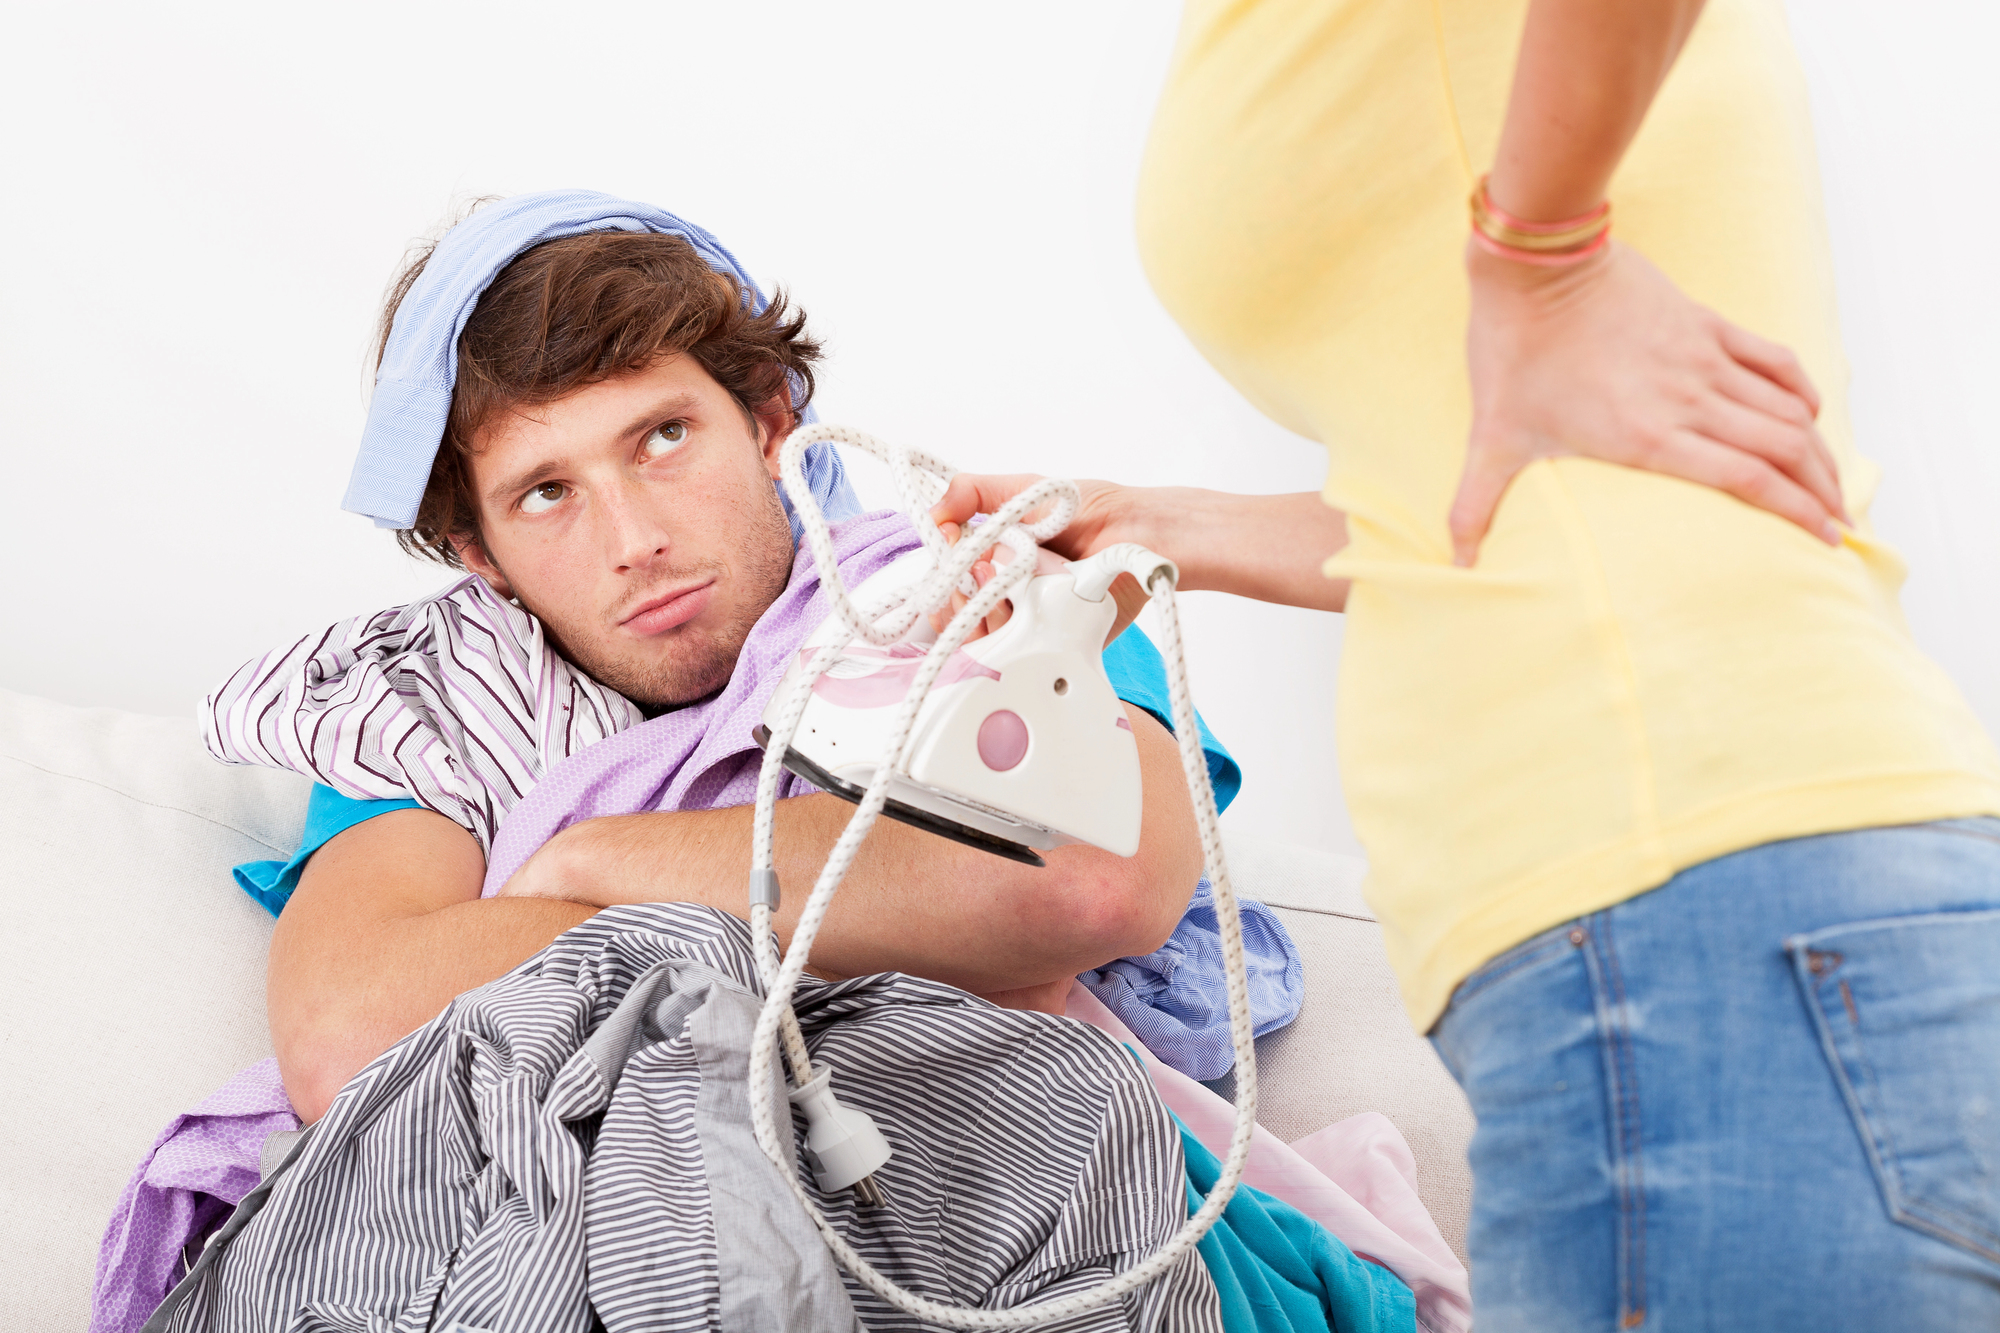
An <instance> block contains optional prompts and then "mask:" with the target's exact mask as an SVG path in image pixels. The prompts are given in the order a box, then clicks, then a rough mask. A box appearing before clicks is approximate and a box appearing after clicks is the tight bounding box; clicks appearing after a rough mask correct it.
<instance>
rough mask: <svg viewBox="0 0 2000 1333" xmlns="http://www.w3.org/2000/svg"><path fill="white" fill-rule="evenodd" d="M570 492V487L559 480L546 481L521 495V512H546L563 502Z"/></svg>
mask: <svg viewBox="0 0 2000 1333" xmlns="http://www.w3.org/2000/svg"><path fill="white" fill-rule="evenodd" d="M568 494H569V487H567V486H565V485H563V484H562V483H561V482H559V481H545V482H543V483H542V484H541V485H539V486H537V487H535V488H534V489H533V490H531V491H529V492H528V493H527V494H526V495H524V496H522V497H521V512H522V513H524V514H545V513H547V512H548V511H549V510H551V509H553V508H555V507H556V505H558V504H560V503H561V502H562V499H563V497H564V496H566V495H568Z"/></svg>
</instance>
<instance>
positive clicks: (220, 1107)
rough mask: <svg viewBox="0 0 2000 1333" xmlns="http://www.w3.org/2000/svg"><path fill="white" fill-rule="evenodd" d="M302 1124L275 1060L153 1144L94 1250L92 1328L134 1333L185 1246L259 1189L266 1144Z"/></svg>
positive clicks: (179, 1119)
mask: <svg viewBox="0 0 2000 1333" xmlns="http://www.w3.org/2000/svg"><path fill="white" fill-rule="evenodd" d="M298 1127H299V1117H298V1115H297V1113H295V1112H294V1111H293V1110H292V1103H291V1101H290V1100H289V1099H288V1098H287V1097H286V1096H285V1086H284V1084H283V1083H282V1082H281V1081H280V1080H279V1078H278V1062H277V1060H276V1059H270V1060H263V1061H260V1062H259V1063H257V1064H254V1065H251V1066H250V1067H249V1068H248V1069H246V1070H244V1071H243V1072H242V1073H240V1074H238V1075H237V1076H236V1077H235V1078H232V1079H230V1080H229V1082H227V1083H225V1084H223V1085H222V1087H221V1088H219V1089H217V1090H216V1091H215V1092H214V1093H212V1094H211V1095H210V1096H209V1097H208V1099H207V1100H206V1101H204V1102H202V1104H201V1105H199V1106H197V1107H195V1108H194V1109H193V1110H192V1111H189V1112H188V1113H187V1114H185V1115H181V1116H176V1117H175V1118H174V1122H173V1123H172V1124H170V1125H168V1126H167V1127H166V1128H165V1129H164V1130H162V1131H161V1132H160V1137H159V1138H157V1139H155V1140H153V1147H152V1151H150V1152H148V1153H147V1154H146V1159H145V1160H144V1161H143V1162H141V1163H139V1169H138V1170H137V1171H134V1172H133V1173H132V1179H131V1180H129V1181H127V1182H126V1184H125V1192H124V1193H123V1194H121V1195H120V1196H119V1197H118V1206H117V1207H116V1208H115V1209H113V1210H112V1213H111V1222H110V1224H109V1225H108V1226H106V1227H105V1229H104V1244H103V1246H102V1248H100V1249H99V1250H98V1253H97V1280H96V1282H95V1283H93V1285H92V1291H91V1301H90V1307H91V1313H90V1329H91V1333H130V1330H134V1329H137V1328H138V1327H139V1326H140V1325H141V1324H144V1323H145V1322H146V1320H147V1318H148V1317H149V1316H150V1315H151V1314H152V1313H153V1311H154V1310H155V1309H157V1308H158V1306H159V1304H160V1301H161V1300H162V1299H164V1298H165V1296H166V1294H167V1292H168V1291H169V1290H170V1289H171V1288H172V1287H173V1279H174V1273H175V1270H176V1268H177V1267H178V1266H179V1261H180V1257H181V1246H182V1245H184V1244H186V1243H187V1242H188V1240H189V1238H190V1237H195V1236H200V1235H201V1234H203V1233H204V1232H206V1231H207V1230H208V1229H209V1228H210V1227H212V1226H215V1225H216V1224H217V1223H219V1222H220V1221H222V1219H224V1218H226V1217H228V1216H229V1214H230V1212H231V1210H233V1209H234V1208H235V1207H236V1205H237V1204H239V1203H241V1202H242V1201H243V1196H244V1195H246V1194H248V1193H249V1192H250V1191H251V1190H253V1189H255V1188H256V1187H257V1181H258V1178H259V1175H258V1165H257V1158H258V1152H259V1149H260V1148H261V1147H262V1146H263V1143H264V1140H265V1139H266V1138H267V1137H269V1136H270V1135H272V1134H275V1133H278V1132H280V1131H281V1130H293V1129H297V1128H298Z"/></svg>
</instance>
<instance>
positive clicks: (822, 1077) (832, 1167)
mask: <svg viewBox="0 0 2000 1333" xmlns="http://www.w3.org/2000/svg"><path fill="white" fill-rule="evenodd" d="M813 1069H814V1073H813V1076H812V1079H811V1081H810V1082H808V1083H807V1084H806V1085H805V1086H804V1087H803V1088H794V1089H793V1090H792V1091H791V1092H789V1093H787V1094H786V1096H787V1097H788V1098H789V1099H790V1100H791V1103H792V1105H793V1106H796V1107H798V1108H799V1110H801V1111H803V1112H805V1117H806V1165H808V1166H810V1167H811V1168H812V1173H813V1179H815V1180H817V1181H818V1182H819V1187H820V1188H821V1189H823V1190H825V1191H826V1192H827V1193H829V1194H831V1193H833V1192H834V1191H836V1190H844V1189H852V1190H853V1191H854V1194H855V1197H856V1198H857V1199H859V1200H860V1202H861V1203H862V1205H863V1206H864V1207H875V1206H878V1205H880V1204H881V1202H882V1190H881V1187H880V1186H878V1185H877V1184H876V1183H875V1180H874V1175H875V1173H876V1172H877V1171H879V1170H881V1169H882V1166H883V1164H884V1163H886V1162H887V1161H888V1160H889V1155H890V1154H889V1140H887V1139H885V1138H883V1137H882V1131H881V1130H879V1129H877V1128H875V1122H874V1121H873V1120H872V1119H870V1118H869V1115H868V1113H867V1112H866V1111H857V1110H855V1109H854V1108H853V1107H849V1106H842V1105H841V1104H840V1102H839V1100H838V1099H836V1098H835V1097H834V1095H833V1066H831V1065H829V1064H827V1063H826V1062H825V1061H823V1060H821V1061H815V1062H814V1064H813Z"/></svg>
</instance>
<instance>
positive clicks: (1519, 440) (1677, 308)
mask: <svg viewBox="0 0 2000 1333" xmlns="http://www.w3.org/2000/svg"><path fill="white" fill-rule="evenodd" d="M1467 268H1468V269H1469V271H1470V274H1471V280H1472V317H1471V324H1470V328H1469V330H1468V332H1467V335H1466V359H1467V365H1468V369H1469V370H1470V372H1471V379H1472V436H1471V440H1470V442H1469V446H1468V450H1467V453H1466V461H1465V472H1464V474H1463V476H1462V477H1461V478H1460V481H1459V488H1458V496H1457V498H1456V499H1455V500H1454V501H1453V502H1452V508H1451V539H1452V553H1453V558H1454V560H1455V561H1456V562H1457V563H1458V564H1460V565H1470V564H1472V563H1473V561H1474V559H1475V558H1476V557H1477V555H1478V552H1479V546H1480V543H1481V542H1482V541H1484V540H1485V537H1486V533H1487V529H1488V528H1489V526H1490V525H1491V524H1492V521H1493V514H1494V511H1495V510H1496V509H1497V508H1498V507H1499V504H1500V500H1501V497H1502V496H1503V495H1504V494H1505V493H1506V490H1507V487H1508V485H1509V484H1510V483H1511V482H1512V481H1513V479H1514V475H1515V474H1516V473H1517V472H1519V471H1520V470H1521V469H1522V468H1524V467H1526V466H1527V465H1528V464H1529V463H1532V462H1534V461H1535V460H1536V459H1538V458H1550V457H1558V456H1562V455H1575V456H1578V457H1584V458H1597V459H1602V460H1604V461H1605V462H1609V463H1620V464H1623V465H1625V466H1627V467H1635V468H1641V469H1644V470H1646V471H1648V472H1658V473H1663V474H1665V475H1667V476H1672V477H1680V478H1682V479H1684V480H1686V481H1692V482H1697V483H1699V484H1701V485H1704V486H1712V487H1714V488H1715V489H1717V490H1721V491H1726V492H1728V493H1729V494H1731V495H1733V496H1735V497H1736V498H1737V499H1739V500H1742V501H1744V502H1745V503H1746V504H1751V505H1755V506H1756V507H1758V508H1759V509H1765V510H1769V511H1770V512H1771V513H1773V514H1776V515H1778V516H1779V517H1781V518H1784V519H1787V520H1789V521H1791V522H1793V523H1796V524H1798V525H1799V526H1800V527H1802V528H1804V529H1805V530H1806V531H1807V532H1810V533H1812V534H1813V535H1814V536H1816V537H1819V538H1820V539H1821V540H1823V541H1826V542H1828V543H1830V544H1834V545H1838V544H1839V542H1840V532H1839V529H1838V528H1837V527H1836V526H1835V524H1836V522H1846V521H1848V520H1847V512H1846V509H1845V507H1844V506H1843V503H1842V500H1841V494H1840V479H1839V476H1838V474H1837V472H1836V470H1835V466H1834V462H1833V455H1832V454H1831V453H1830V452H1829V451H1828V450H1827V447H1826V442H1825V441H1824V440H1823V439H1821V438H1820V434H1819V430H1818V428H1817V427H1815V426H1814V424H1813V421H1814V418H1815V417H1817V416H1818V414H1819V393H1818V391H1817V390H1815V389H1814V388H1813V386H1812V382H1811V381H1810V380H1808V379H1807V378H1806V375H1805V372H1804V370H1802V369H1801V368H1800V366H1799V363H1798V358H1797V357H1795V356H1793V355H1792V353H1791V351H1790V350H1789V349H1787V348H1785V347H1781V346H1779V345H1778V344H1777V343H1773V342H1770V341H1768V340H1766V339H1764V338H1760V337H1758V336H1757V335H1755V334H1753V333H1749V332H1746V331H1745V330H1743V329H1739V328H1737V327H1736V326H1735V325H1733V324H1731V323H1729V322H1728V321H1727V320H1725V319H1723V318H1722V317H1721V316H1719V315H1717V314H1715V312H1713V311H1711V310H1707V309H1704V308H1703V307H1701V306H1699V305H1696V304H1695V303H1694V302H1693V301H1691V300H1689V299H1688V298H1687V296H1686V295H1684V294H1683V293H1682V292H1681V290H1680V289H1679V288H1678V287H1676V286H1674V284H1673V283H1672V282H1671V281H1670V280H1669V279H1668V278H1667V276H1666V275H1665V274H1664V273H1661V272H1660V270H1659V269H1657V268H1655V267H1654V266H1653V265H1652V263H1651V262H1650V261H1648V260H1647V259H1646V257H1645V256H1644V255H1642V254H1640V253H1639V252H1638V251H1636V250H1634V249H1632V248H1631V247H1629V246H1626V245H1621V244H1619V243H1617V242H1613V243H1612V245H1611V246H1610V247H1609V248H1608V249H1607V250H1605V251H1604V252H1603V253H1602V254H1600V255H1597V256H1595V257H1593V258H1592V259H1590V260H1587V261H1585V262H1583V263H1580V264H1576V265H1574V266H1571V267H1566V268H1533V267H1529V266H1527V265H1524V264H1519V263H1515V262H1513V261H1510V260H1506V259H1501V258H1498V257H1496V256H1493V255H1489V254H1487V253H1486V252H1484V251H1483V250H1480V249H1479V248H1478V247H1476V246H1471V245H1468V247H1467Z"/></svg>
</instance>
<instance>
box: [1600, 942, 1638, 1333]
mask: <svg viewBox="0 0 2000 1333" xmlns="http://www.w3.org/2000/svg"><path fill="white" fill-rule="evenodd" d="M1593 924H1594V925H1595V927H1596V929H1594V930H1592V931H1591V932H1590V943H1591V951H1592V953H1593V954H1595V955H1596V957H1597V961H1598V964H1599V967H1600V969H1601V973H1600V975H1601V977H1602V981H1603V994H1604V996H1605V1000H1606V1005H1605V1009H1604V1011H1603V1013H1602V1015H1601V1017H1600V1020H1599V1032H1600V1034H1601V1039H1602V1041H1603V1043H1604V1052H1605V1068H1606V1073H1607V1075H1608V1076H1609V1078H1610V1081H1611V1088H1610V1092H1611V1116H1612V1135H1613V1138H1612V1146H1613V1153H1614V1161H1613V1167H1612V1169H1613V1176H1614V1179H1615V1181H1616V1187H1617V1192H1618V1257H1619V1269H1620V1271H1619V1275H1618V1303H1619V1307H1620V1308H1619V1312H1618V1313H1619V1327H1620V1328H1636V1327H1638V1326H1639V1325H1640V1324H1642V1323H1644V1322H1645V1314H1646V1195H1645V1173H1644V1169H1643V1165H1642V1163H1641V1161H1640V1152H1641V1134H1640V1125H1639V1104H1638V1103H1639V1090H1638V1070H1637V1067H1636V1060H1635V1057H1634V1052H1633V1050H1632V1040H1631V1033H1630V1031H1629V1030H1628V1027H1627V1024H1626V1017H1627V1015H1626V1013H1625V1007H1626V1001H1625V978H1624V972H1623V970H1622V969H1621V968H1620V967H1619V965H1618V953H1617V950H1616V948H1615V947H1613V944H1612V941H1611V938H1610V935H1611V922H1610V919H1609V916H1608V914H1604V913H1600V914H1599V916H1598V918H1597V920H1596V921H1595V922H1594V923H1593Z"/></svg>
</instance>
